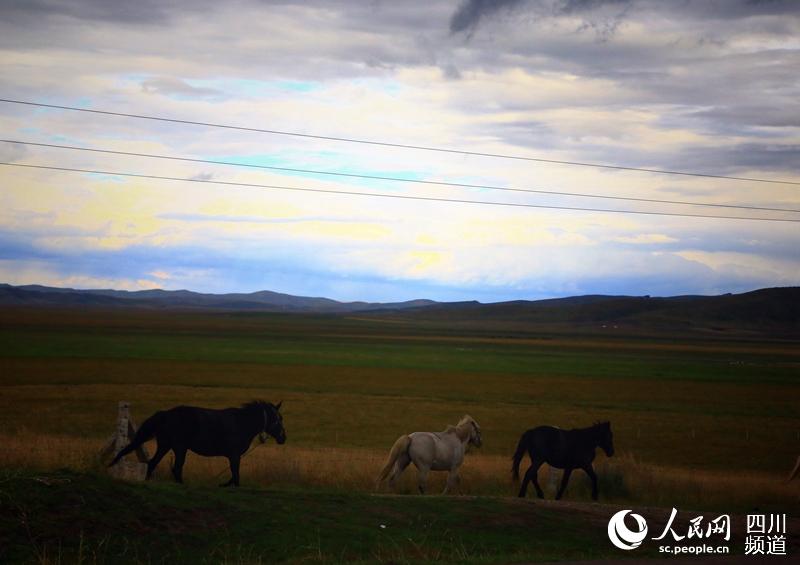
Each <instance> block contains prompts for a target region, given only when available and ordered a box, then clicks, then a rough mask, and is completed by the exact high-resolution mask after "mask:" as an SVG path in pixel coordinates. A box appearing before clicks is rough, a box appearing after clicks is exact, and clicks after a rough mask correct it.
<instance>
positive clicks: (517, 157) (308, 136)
mask: <svg viewBox="0 0 800 565" xmlns="http://www.w3.org/2000/svg"><path fill="white" fill-rule="evenodd" d="M0 102H6V103H9V104H22V105H26V106H38V107H42V108H55V109H59V110H72V111H75V112H88V113H92V114H102V115H106V116H120V117H124V118H137V119H142V120H155V121H159V122H170V123H175V124H188V125H195V126H206V127H215V128H224V129H233V130H239V131H250V132H257V133H269V134H273V135H287V136H292V137H302V138H306V139H320V140H325V141H339V142H343V143H360V144H364V145H374V146H380V147H394V148H399V149H416V150H420V151H436V152H438V153H450V154H456V155H470V156H474V157H492V158H498V159H512V160H516V161H533V162H537V163H553V164H558V165H571V166H577V167H594V168H598V169H612V170H617V171H638V172H644V173H655V174H660V175H681V176H689V177H703V178H712V179H725V180H736V181H749V182H764V183H771V184H789V185H795V186H800V182H798V181H788V180H776V179H764V178H755V177H734V176H727V175H712V174H708V173H691V172H686V171H672V170H667V169H648V168H643V167H623V166H620V165H603V164H600V163H588V162H582V161H563V160H558V159H544V158H540V157H526V156H523V155H508V154H502V153H484V152H480V151H465V150H461V149H449V148H444V147H430V146H425V145H410V144H404V143H391V142H388V141H372V140H367V139H356V138H350V137H335V136H329V135H313V134H309V133H299V132H293V131H281V130H273V129H263V128H251V127H244V126H234V125H230V124H216V123H211V122H199V121H193V120H179V119H175V118H164V117H161V116H148V115H144V114H129V113H125V112H111V111H108V110H90V109H89V108H78V107H76V106H61V105H58V104H44V103H41V102H30V101H25V100H12V99H8V98H0Z"/></svg>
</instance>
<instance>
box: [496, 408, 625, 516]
mask: <svg viewBox="0 0 800 565" xmlns="http://www.w3.org/2000/svg"><path fill="white" fill-rule="evenodd" d="M596 447H600V448H602V449H603V451H605V452H606V455H608V456H609V457H611V456H612V455H614V442H613V437H612V434H611V423H610V422H600V423H599V424H595V425H593V426H591V427H589V428H581V429H577V430H561V429H559V428H554V427H552V426H539V427H538V428H533V429H532V430H528V431H527V432H525V433H524V434H522V437H521V438H519V443H518V444H517V451H516V452H515V453H514V457H513V460H514V464H513V466H512V468H511V470H512V472H513V474H514V480H518V479H519V464H520V462H521V461H522V458H523V456H524V455H525V452H527V453H528V455H529V456H530V458H531V466H530V468H528V471H527V472H526V473H525V478H524V479H523V480H522V486H521V487H520V489H519V496H520V497H522V498H524V497H525V493H526V492H527V490H528V483H529V482H530V481H533V486H534V487H535V488H536V494H537V495H538V497H539V498H544V493H542V488H541V487H540V486H539V481H538V479H537V475H538V473H539V467H541V466H542V464H543V463H547V464H548V465H550V466H551V467H556V468H557V469H564V476H563V477H562V478H561V486H560V487H559V489H558V493H557V494H556V500H558V499H560V498H561V495H562V494H564V489H566V488H567V483H568V482H569V476H570V474H572V470H573V469H583V470H584V471H586V474H587V475H589V478H590V479H592V499H593V500H597V475H596V474H595V472H594V469H593V468H592V461H594V451H595V448H596Z"/></svg>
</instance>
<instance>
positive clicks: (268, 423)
mask: <svg viewBox="0 0 800 565" xmlns="http://www.w3.org/2000/svg"><path fill="white" fill-rule="evenodd" d="M258 404H259V406H260V407H261V410H262V413H263V415H264V428H263V429H262V430H261V432H260V433H259V438H260V439H261V443H264V442H265V441H266V440H267V436H268V435H270V436H272V437H274V438H275V441H277V442H278V444H279V445H283V444H284V443H286V430H285V429H284V428H283V416H281V413H280V409H281V405H282V404H283V401H281V402H278V404H271V403H269V402H259V403H258Z"/></svg>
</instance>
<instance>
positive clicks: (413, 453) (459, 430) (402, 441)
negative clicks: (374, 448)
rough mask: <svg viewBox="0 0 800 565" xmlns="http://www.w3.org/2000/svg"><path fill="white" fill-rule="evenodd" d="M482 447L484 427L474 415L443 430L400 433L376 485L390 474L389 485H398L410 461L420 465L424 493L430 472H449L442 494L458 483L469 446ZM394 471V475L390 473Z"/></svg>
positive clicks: (418, 466) (420, 480)
mask: <svg viewBox="0 0 800 565" xmlns="http://www.w3.org/2000/svg"><path fill="white" fill-rule="evenodd" d="M468 444H472V445H474V446H475V447H480V446H481V428H480V426H478V423H477V422H476V421H475V420H473V419H472V418H471V417H470V416H464V417H463V418H461V420H460V421H459V422H458V424H457V425H455V426H447V429H446V430H445V431H443V432H414V433H412V434H408V435H404V436H400V437H399V438H398V439H397V441H396V442H394V445H393V446H392V450H391V451H390V452H389V459H388V460H387V461H386V465H384V467H383V469H382V470H381V473H380V475H378V480H377V481H376V483H375V488H376V489H378V488H379V487H380V484H381V482H382V481H383V480H384V479H385V478H386V477H387V476H389V486H391V487H394V484H395V482H396V481H397V478H398V477H399V476H400V475H401V474H402V472H403V471H405V469H406V467H408V465H409V463H412V462H413V463H414V465H416V467H417V485H418V488H419V492H420V494H425V485H426V483H427V482H428V472H429V471H448V472H449V474H448V475H447V484H446V485H445V487H444V492H443V493H442V494H447V491H448V490H450V488H452V487H455V486H456V484H458V481H459V477H458V468H459V467H460V466H461V464H462V463H463V462H464V454H465V453H466V451H467V445H468ZM390 472H391V475H390Z"/></svg>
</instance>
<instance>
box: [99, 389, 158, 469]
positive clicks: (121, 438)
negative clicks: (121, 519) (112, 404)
mask: <svg viewBox="0 0 800 565" xmlns="http://www.w3.org/2000/svg"><path fill="white" fill-rule="evenodd" d="M130 407H131V405H130V403H128V402H125V401H124V400H123V401H120V403H119V412H118V415H117V430H116V431H115V432H114V435H112V436H111V438H110V439H109V441H108V443H107V444H106V446H105V448H103V450H102V452H101V455H102V456H103V457H106V456H108V455H112V456H113V455H116V454H117V453H118V452H119V450H120V449H122V448H123V447H125V446H126V445H128V444H129V443H130V442H131V441H132V440H133V437H134V436H135V435H136V424H135V423H134V421H133V418H132V417H131V414H130ZM148 459H149V457H148V455H147V450H146V449H145V448H144V446H141V447H140V448H139V449H137V450H136V451H134V452H133V453H130V454H128V455H126V456H125V457H123V458H122V459H121V460H120V461H119V463H117V464H116V465H114V466H113V467H109V469H108V472H109V474H110V475H111V476H112V477H116V478H118V479H125V480H129V481H143V480H144V477H145V475H146V474H147V460H148Z"/></svg>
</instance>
